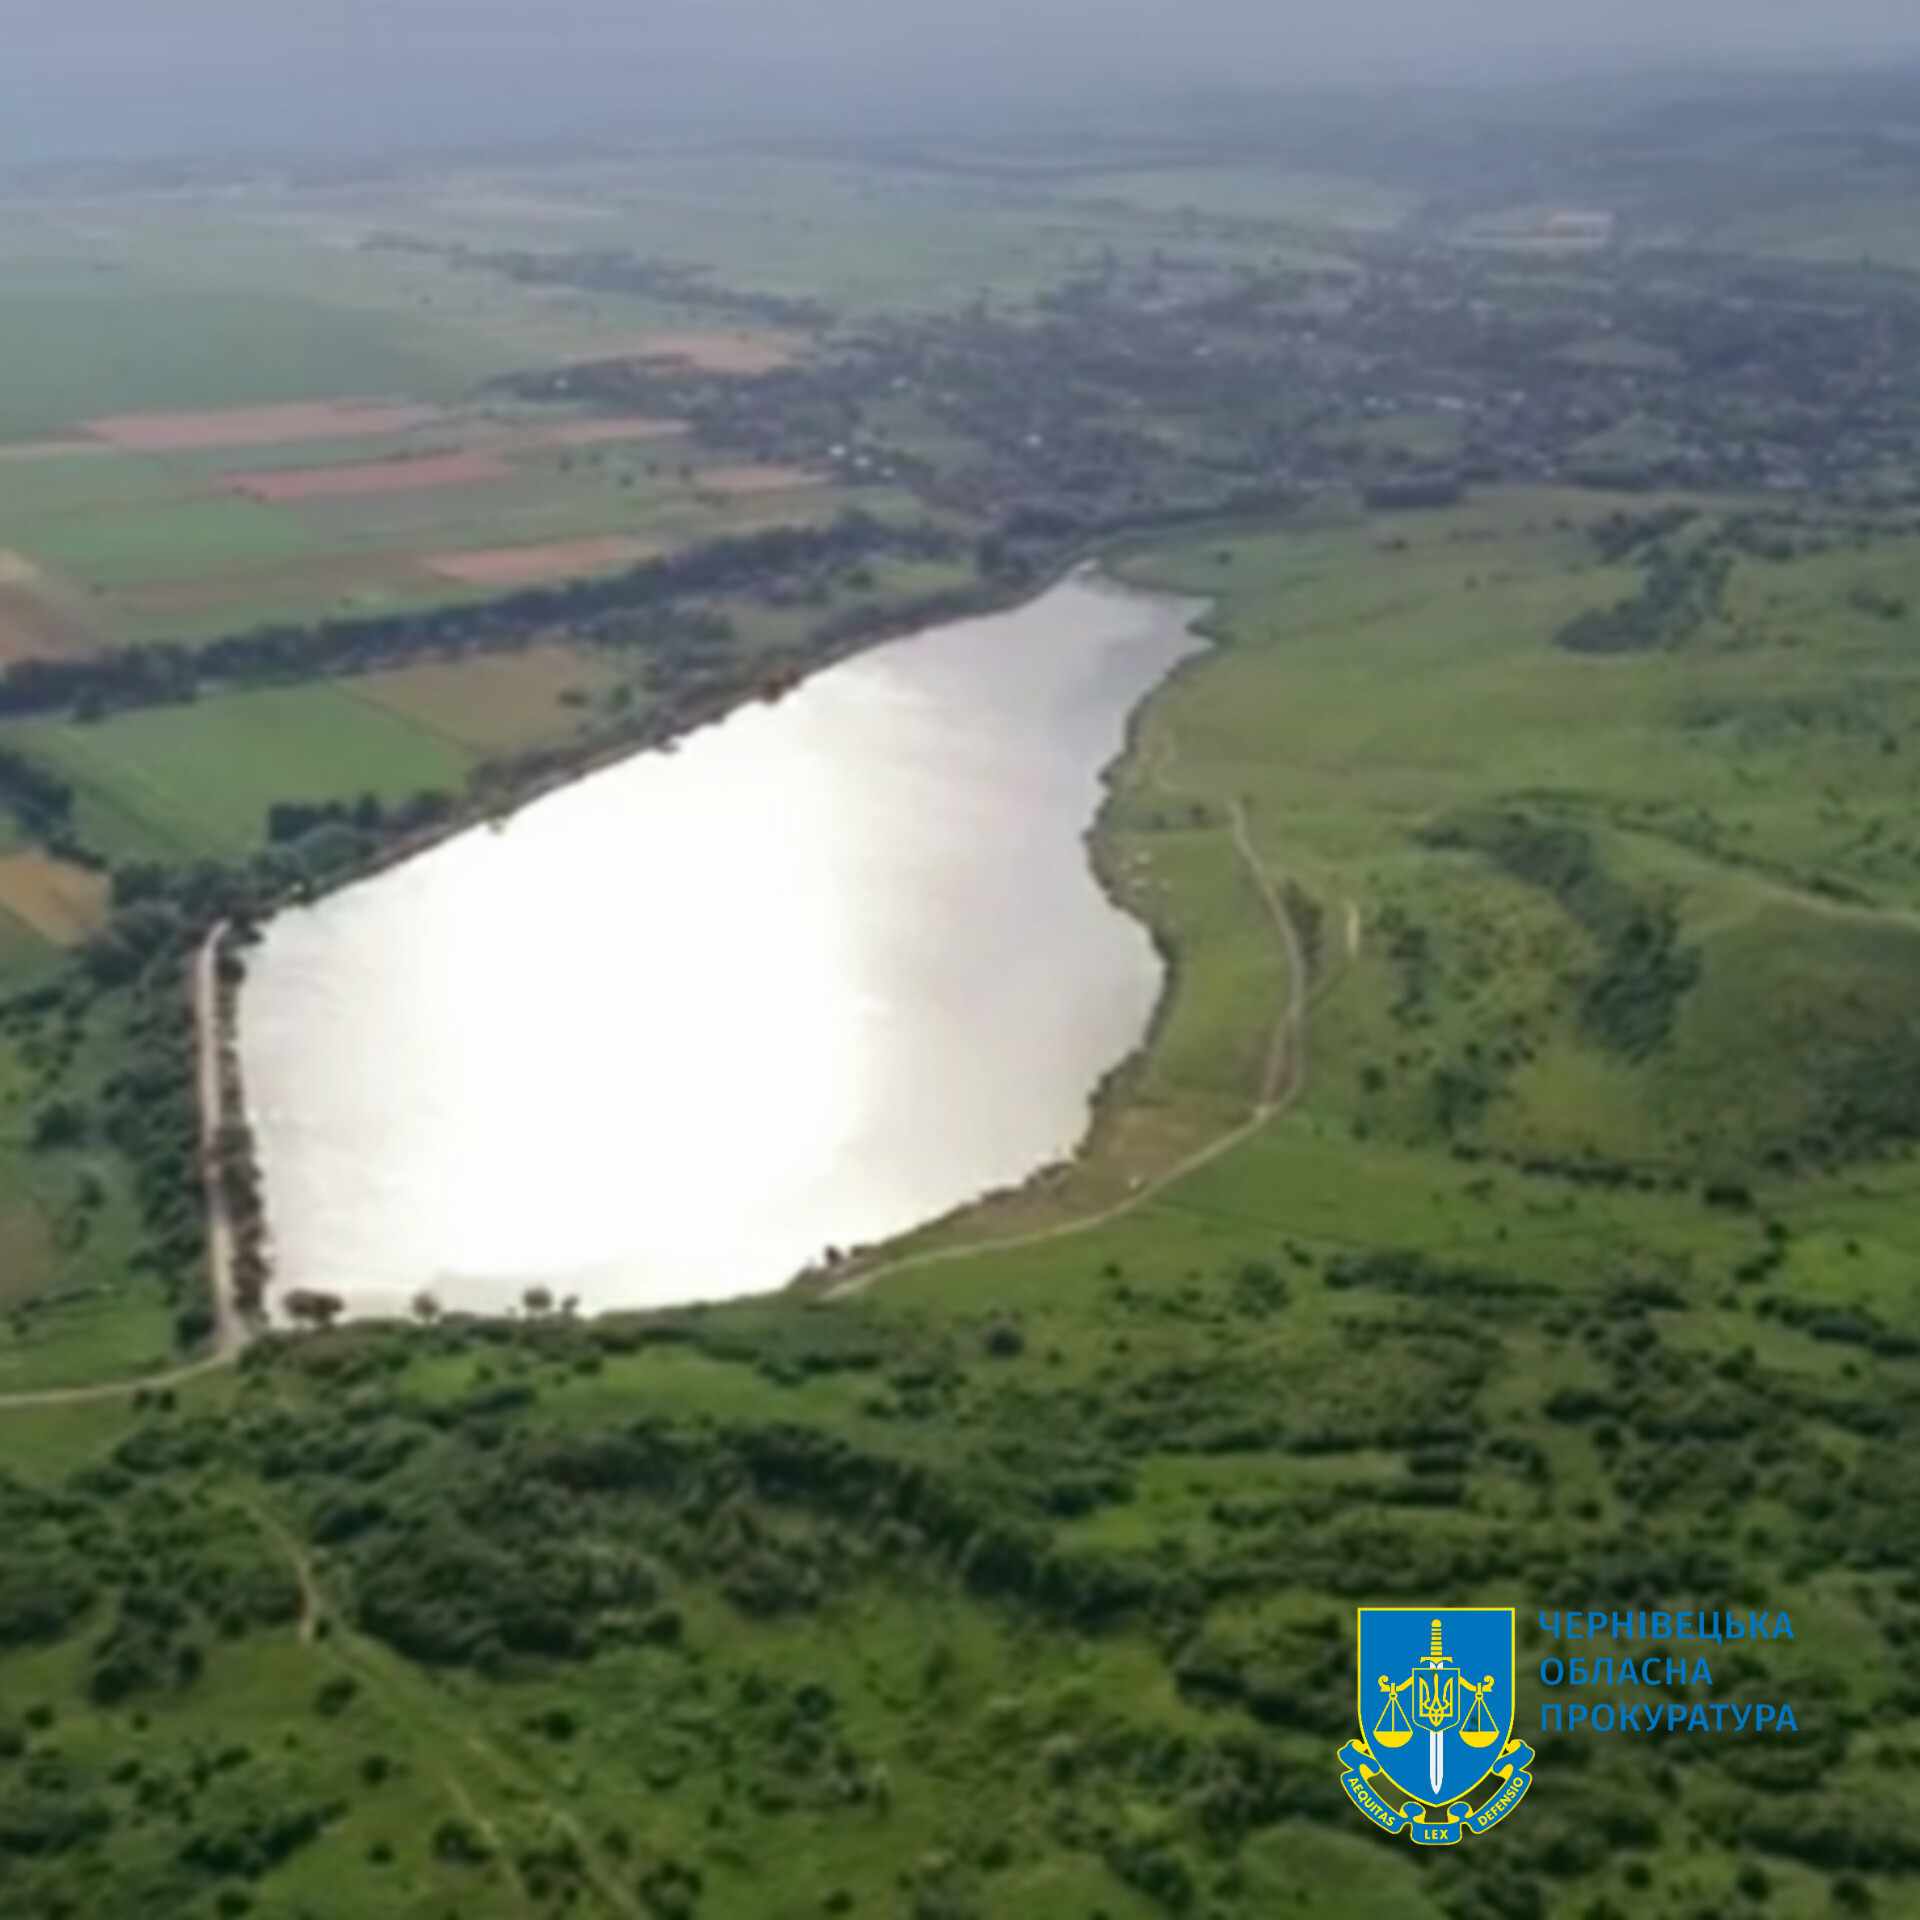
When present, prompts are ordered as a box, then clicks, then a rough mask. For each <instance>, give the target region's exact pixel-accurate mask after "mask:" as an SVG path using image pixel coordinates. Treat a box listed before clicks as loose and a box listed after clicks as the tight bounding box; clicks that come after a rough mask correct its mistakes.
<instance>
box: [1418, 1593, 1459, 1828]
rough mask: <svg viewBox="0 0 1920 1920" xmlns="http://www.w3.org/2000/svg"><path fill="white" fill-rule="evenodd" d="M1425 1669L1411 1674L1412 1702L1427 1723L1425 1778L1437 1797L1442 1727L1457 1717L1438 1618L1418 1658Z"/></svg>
mask: <svg viewBox="0 0 1920 1920" xmlns="http://www.w3.org/2000/svg"><path fill="white" fill-rule="evenodd" d="M1420 1665H1421V1666H1422V1667H1423V1668H1425V1669H1426V1671H1425V1672H1423V1673H1419V1674H1417V1675H1416V1676H1415V1677H1416V1679H1417V1680H1418V1681H1419V1685H1418V1687H1417V1688H1416V1689H1415V1696H1414V1703H1415V1706H1416V1708H1417V1709H1418V1711H1419V1715H1420V1718H1421V1719H1422V1720H1424V1721H1425V1722H1426V1723H1427V1778H1428V1780H1429V1781H1430V1782H1431V1783H1432V1785H1433V1797H1434V1798H1435V1799H1436V1800H1438V1799H1439V1798H1440V1782H1441V1781H1442V1779H1444V1778H1445V1776H1446V1771H1447V1749H1446V1741H1447V1735H1446V1729H1447V1727H1448V1726H1449V1725H1450V1724H1451V1723H1452V1722H1453V1720H1454V1719H1455V1718H1456V1717H1457V1716H1456V1715H1455V1713H1454V1691H1453V1688H1454V1679H1455V1675H1454V1673H1453V1672H1452V1671H1451V1669H1452V1667H1453V1662H1452V1661H1451V1660H1449V1659H1448V1658H1447V1656H1446V1654H1445V1652H1444V1651H1443V1650H1442V1648H1441V1645H1440V1622H1439V1621H1438V1620H1436V1621H1434V1623H1433V1640H1432V1643H1431V1645H1430V1646H1429V1647H1428V1649H1427V1655H1426V1658H1425V1659H1423V1660H1422V1661H1421V1662H1420Z"/></svg>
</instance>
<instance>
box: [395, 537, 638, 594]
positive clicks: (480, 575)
mask: <svg viewBox="0 0 1920 1920" xmlns="http://www.w3.org/2000/svg"><path fill="white" fill-rule="evenodd" d="M658 551H659V549H658V548H657V547H653V546H649V545H648V544H647V543H646V542H645V541H644V540H631V539H628V538H626V537H625V536H623V535H621V534H608V535H606V536H604V537H602V538H600V539H597V540H548V541H545V542H542V543H541V544H539V545H537V546H525V547H477V548H475V549H473V550H472V551H470V552H467V553H431V554H428V555H427V556H426V565H427V567H428V568H429V569H430V570H431V571H432V572H434V573H437V574H438V575H439V576H440V577H441V578H442V579H443V580H457V581H458V582H459V583H460V584H461V585H462V586H466V587H520V586H525V585H527V584H528V583H529V582H531V581H540V580H564V579H566V578H568V577H569V576H570V575H573V574H582V573H606V572H609V571H611V570H612V569H613V568H615V567H626V566H631V565H633V563H634V562H635V561H636V560H644V559H646V558H647V556H648V555H649V554H652V553H657V552H658Z"/></svg>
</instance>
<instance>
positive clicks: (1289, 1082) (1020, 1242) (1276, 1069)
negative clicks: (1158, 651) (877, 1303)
mask: <svg viewBox="0 0 1920 1920" xmlns="http://www.w3.org/2000/svg"><path fill="white" fill-rule="evenodd" d="M1162 784H1163V785H1164V784H1166V783H1165V782H1164V781H1163V782H1162ZM1227 817H1228V819H1229V821H1230V823H1231V827H1232V834H1233V844H1234V847H1235V849H1236V850H1237V851H1238V852H1239V855H1240V857H1241V859H1242V860H1243V861H1245V862H1246V866H1247V871H1248V872H1249V873H1250V874H1251V875H1252V877H1253V883H1254V886H1255V888H1256V889H1257V890H1258V892H1259V895H1260V898H1261V900H1262V902H1263V903H1264V905H1265V907H1266V910H1267V917H1268V918H1269V919H1270V920H1271V921H1272V922H1273V930H1274V933H1275V934H1276V935H1277V936H1278V938H1279V941H1280V946H1281V949H1282V951H1283V952H1284V953H1285V955H1286V965H1287V998H1286V1004H1285V1005H1284V1006H1283V1007H1282V1008H1281V1010H1280V1015H1279V1018H1278V1019H1277V1020H1276V1021H1275V1022H1274V1027H1273V1036H1272V1038H1271V1040H1270V1041H1269V1042H1268V1045H1267V1059H1266V1066H1265V1068H1264V1070H1263V1072H1262V1074H1261V1079H1260V1093H1259V1097H1258V1099H1257V1100H1256V1101H1255V1103H1254V1108H1253V1111H1252V1112H1251V1113H1250V1114H1249V1115H1248V1116H1247V1117H1246V1119H1245V1120H1243V1121H1242V1122H1241V1123H1240V1124H1239V1125H1238V1126H1237V1127H1233V1128H1230V1129H1229V1130H1228V1131H1227V1132H1226V1133H1223V1134H1222V1135H1221V1136H1220V1137H1219V1139H1217V1140H1213V1141H1209V1142H1208V1144H1207V1145H1206V1146H1204V1147H1202V1148H1201V1149H1200V1150H1199V1152H1197V1153H1193V1154H1189V1155H1188V1157H1187V1158H1186V1159H1184V1160H1182V1161H1180V1162H1178V1163H1177V1164H1176V1165H1174V1166H1171V1167H1168V1168H1167V1169H1166V1170H1165V1172H1163V1173H1159V1174H1156V1175H1155V1176H1154V1178H1153V1179H1151V1180H1149V1181H1148V1182H1147V1183H1146V1184H1145V1185H1144V1186H1141V1187H1138V1188H1136V1189H1135V1190H1134V1191H1133V1192H1132V1193H1130V1194H1128V1195H1127V1196H1126V1198H1125V1199H1123V1200H1119V1201H1116V1202H1115V1203H1114V1204H1113V1205H1112V1206H1110V1207H1102V1208H1101V1209H1100V1210H1099V1211H1098V1212H1096V1213H1090V1214H1085V1215H1083V1216H1082V1217H1081V1218H1079V1219H1077V1220H1063V1221H1061V1222H1059V1223H1058V1224H1057V1225H1055V1226H1051V1227H1040V1228H1037V1229H1035V1230H1034V1231H1033V1232H1031V1233H1019V1234H1013V1235H1010V1236H1009V1237H1007V1238H1006V1239H1002V1240H976V1241H972V1242H970V1243H968V1244H967V1245H965V1246H956V1247H935V1248H932V1249H930V1250H929V1251H927V1252H925V1253H910V1254H907V1255H905V1256H904V1257H902V1258H901V1259H898V1260H888V1261H886V1262H884V1263H883V1264H882V1265H880V1266H877V1267H871V1268H869V1269H868V1270H867V1271H866V1272H865V1273H856V1274H852V1275H849V1276H848V1277H847V1278H846V1279H844V1280H842V1281H840V1282H839V1283H838V1284H837V1285H835V1286H831V1287H829V1288H827V1289H826V1291H825V1293H824V1294H823V1296H822V1297H823V1298H824V1299H828V1300H845V1299H848V1298H850V1297H851V1296H853V1295H854V1294H858V1293H865V1292H866V1290H867V1289H868V1288H869V1287H871V1286H874V1285H876V1284H878V1283H879V1282H880V1281H882V1280H885V1279H888V1278H890V1277H891V1276H893V1275H895V1274H900V1273H911V1272H914V1271H916V1270H918V1269H920V1268H923V1267H938V1266H947V1265H949V1264H951V1263H952V1262H953V1261H956V1260H971V1259H974V1258H975V1257H976V1256H978V1255H981V1254H989V1253H1017V1252H1019V1251H1021V1250H1022V1249H1024V1248H1027V1247H1039V1246H1046V1245H1048V1244H1050V1243H1051V1242H1053V1241H1055V1240H1066V1239H1070V1238H1072V1237H1073V1236H1074V1235H1076V1234H1081V1233H1091V1232H1093V1231H1094V1230H1095V1229H1096V1228H1099V1227H1105V1226H1109V1225H1111V1224H1112V1223H1113V1222H1114V1221H1116V1220H1120V1219H1124V1218H1125V1217H1126V1216H1127V1215H1128V1214H1130V1213H1132V1212H1133V1211H1134V1210H1135V1209H1136V1208H1137V1207H1143V1206H1145V1205H1146V1204H1147V1202H1148V1201H1150V1200H1152V1199H1154V1198H1155V1197H1156V1196H1158V1195H1159V1194H1162V1193H1164V1192H1165V1191H1166V1190H1167V1188H1169V1187H1170V1186H1172V1185H1173V1184H1174V1183H1175V1182H1176V1181H1179V1180H1184V1179H1185V1178H1186V1177H1187V1176H1188V1175H1189V1174H1190V1173H1197V1172H1199V1170H1200V1169H1201V1168H1202V1167H1205V1166H1210V1165H1211V1164H1212V1163H1213V1162H1214V1161H1215V1160H1218V1159H1219V1158H1220V1157H1221V1156H1222V1155H1223V1154H1228V1153H1231V1152H1232V1151H1233V1149H1234V1148H1235V1147H1237V1146H1239V1145H1240V1144H1241V1143H1242V1142H1243V1141H1246V1140H1250V1139H1252V1138H1253V1136H1254V1135H1255V1134H1256V1133H1258V1132H1259V1131H1260V1130H1261V1128H1262V1127H1264V1126H1265V1125H1266V1124H1267V1122H1268V1121H1270V1120H1272V1119H1273V1118H1274V1117H1275V1116H1276V1115H1278V1114H1281V1113H1284V1112H1285V1111H1286V1110H1287V1109H1288V1108H1289V1107H1290V1106H1292V1105H1293V1103H1294V1102H1295V1101H1296V1100H1298V1099H1299V1097H1300V1096H1301V1094H1303V1093H1304V1092H1305V1091H1306V1086H1307V1010H1308V1008H1307V956H1306V951H1305V949H1304V948H1303V947H1302V945H1301V943H1300V935H1299V931H1298V929H1297V928H1296V927H1295V926H1294V924H1293V916H1292V915H1291V914H1290V913H1288V911H1287V903H1286V900H1285V898H1284V897H1283V896H1282V893H1281V889H1280V888H1279V887H1278V886H1277V885H1276V884H1275V883H1274V880H1273V877H1272V876H1271V875H1270V874H1269V873H1268V872H1267V870H1266V868H1265V867H1264V866H1263V865H1262V864H1261V862H1260V856H1259V855H1258V854H1257V853H1256V852H1255V851H1254V846H1253V834H1252V830H1251V828H1250V827H1249V826H1248V824H1247V810H1246V807H1245V805H1244V804H1243V803H1242V802H1241V801H1239V800H1233V801H1230V802H1228V805H1227Z"/></svg>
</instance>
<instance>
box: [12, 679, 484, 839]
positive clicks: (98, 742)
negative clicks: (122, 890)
mask: <svg viewBox="0 0 1920 1920" xmlns="http://www.w3.org/2000/svg"><path fill="white" fill-rule="evenodd" d="M3 731H4V733H5V735H6V737H7V738H8V739H9V740H11V741H12V742H14V743H15V744H17V745H18V746H20V747H22V748H24V749H25V750H26V751H28V752H31V753H32V754H34V755H35V756H36V757H37V758H39V759H40V760H42V761H43V762H44V763H45V764H46V765H48V766H49V767H54V768H58V769H59V771H60V772H61V773H62V774H63V775H64V776H65V777H66V778H68V779H69V780H71V781H72V782H73V783H74V786H75V788H76V789H77V792H78V803H77V807H76V815H77V819H78V824H79V827H80V830H81V832H82V833H83V835H85V836H86V837H87V838H88V839H89V841H90V842H91V843H92V844H95V845H97V846H99V847H100V848H102V849H103V850H105V851H108V852H110V853H112V854H113V855H115V856H116V857H120V858H139V857H172V858H181V857H187V858H191V857H194V856H197V855H203V854H206V855H222V854H226V855H232V854H239V853H243V852H245V851H247V850H249V849H251V848H253V847H255V846H257V845H258V844H259V843H260V840H261V838H262V835H263V834H264V832H265V827H266V817H267V809H268V807H269V806H271V805H272V804H273V802H274V801H276V800H302V801H324V800H353V799H356V798H358V797H359V795H361V794H362V793H373V794H377V795H378V796H379V797H380V798H381V799H383V800H399V799H404V798H406V797H407V796H408V795H410V794H413V793H416V792H418V791H419V790H420V789H421V788H423V787H443V788H455V789H457V788H459V787H460V786H461V785H462V783H463V781H464V779H465V775H466V770H467V768H468V766H469V765H470V764H471V758H470V756H469V755H467V754H465V753H463V752H462V751H461V750H459V749H457V748H455V747H454V746H452V745H450V744H449V743H448V742H446V741H444V740H441V739H437V738H435V737H434V736H433V735H431V734H428V733H425V732H423V731H421V730H420V729H419V728H417V727H414V726H411V725H409V724H408V723H407V722H406V721H404V720H402V719H399V718H397V717H396V716H394V715H393V714H390V713H386V712H383V711H382V710H380V709H379V708H377V707H374V706H372V705H370V704H368V703H366V702H364V701H361V700H357V699H355V698H354V697H353V696H352V694H351V693H350V692H349V691H347V690H345V689H341V688H335V687H325V686H307V687H297V688H289V689H286V690H285V691H280V690H273V691H266V692H259V693H236V694H225V695H221V696H220V697H218V698H209V699H205V700H200V701H196V702H194V703H192V704H191V705H188V706H182V707H164V708H154V709H149V710H146V711H143V712H139V713H129V714H124V715H120V716H117V717H115V718H112V719H109V720H105V721H97V722H91V723H87V722H73V721H61V722H40V721H35V722H29V723H25V724H21V725H18V726H14V727H10V728H6V729H4V730H3Z"/></svg>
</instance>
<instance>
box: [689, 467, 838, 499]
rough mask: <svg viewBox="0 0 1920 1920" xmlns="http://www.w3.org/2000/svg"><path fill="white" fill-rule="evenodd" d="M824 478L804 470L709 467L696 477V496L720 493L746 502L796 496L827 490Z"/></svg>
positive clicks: (694, 480) (800, 468)
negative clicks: (755, 498) (756, 496)
mask: <svg viewBox="0 0 1920 1920" xmlns="http://www.w3.org/2000/svg"><path fill="white" fill-rule="evenodd" d="M825 484H826V481H825V479H824V477H823V476H822V475H820V474H817V473H809V472H808V471H807V470H806V469H805V468H804V467H709V468H708V469H707V470H706V472H705V473H697V474H695V475H694V477H693V486H694V491H695V492H696V493H721V494H725V495H727V496H728V498H730V499H745V498H747V497H748V496H749V495H752V494H756V493H794V492H797V491H798V490H799V489H800V488H801V487H819V486H824V485H825Z"/></svg>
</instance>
